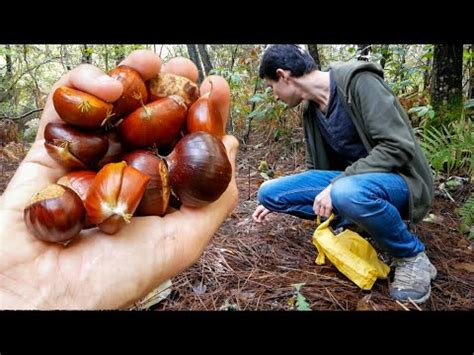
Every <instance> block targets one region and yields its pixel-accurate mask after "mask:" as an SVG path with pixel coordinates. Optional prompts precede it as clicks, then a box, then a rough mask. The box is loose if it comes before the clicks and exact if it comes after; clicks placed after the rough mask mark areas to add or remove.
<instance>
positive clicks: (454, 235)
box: [0, 134, 474, 310]
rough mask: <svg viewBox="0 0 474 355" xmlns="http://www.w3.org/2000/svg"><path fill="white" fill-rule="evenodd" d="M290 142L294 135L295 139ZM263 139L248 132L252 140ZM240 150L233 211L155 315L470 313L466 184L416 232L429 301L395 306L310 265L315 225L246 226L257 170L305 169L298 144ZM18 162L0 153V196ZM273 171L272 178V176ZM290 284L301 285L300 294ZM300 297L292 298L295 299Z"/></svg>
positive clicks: (472, 269)
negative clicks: (463, 208)
mask: <svg viewBox="0 0 474 355" xmlns="http://www.w3.org/2000/svg"><path fill="white" fill-rule="evenodd" d="M295 136H296V137H298V136H299V134H296V135H295ZM265 139H266V138H265V137H262V136H258V135H257V134H254V136H253V137H252V141H255V142H259V141H260V142H262V141H265ZM252 141H251V142H249V144H243V143H241V145H240V151H239V154H238V157H237V171H238V174H237V185H238V188H239V192H240V201H239V204H238V207H237V208H236V209H235V210H234V212H233V213H232V214H231V215H230V217H229V218H228V219H227V220H226V221H225V222H224V224H223V225H222V226H221V227H220V229H219V230H218V231H217V233H216V235H215V236H214V238H213V240H212V242H211V243H210V244H209V246H208V247H207V249H206V250H205V252H204V254H203V255H202V256H201V258H200V259H199V260H198V261H197V262H196V263H195V264H194V265H193V266H191V267H190V268H189V269H187V270H186V271H184V272H183V273H181V274H180V275H178V276H176V277H175V278H173V279H172V280H171V281H172V286H171V292H170V293H168V295H167V297H166V298H165V299H164V300H162V301H161V302H158V303H156V304H154V305H153V306H152V307H150V309H156V310H292V309H297V308H298V306H297V304H298V303H297V302H295V301H296V299H301V296H303V297H304V299H305V300H306V302H307V303H308V305H309V307H310V308H311V309H312V310H473V309H474V250H473V249H474V242H472V241H469V240H468V239H467V238H466V236H465V235H463V234H462V233H460V232H459V224H460V216H459V214H458V212H457V208H459V206H460V204H461V203H462V202H463V201H464V199H465V197H466V196H468V195H469V193H470V192H471V191H472V190H473V184H472V183H471V184H469V183H466V184H464V185H462V186H460V187H459V188H458V189H457V190H455V191H451V192H450V196H451V197H452V199H453V200H454V201H452V200H451V199H449V198H448V197H447V196H445V195H442V194H437V197H436V198H435V202H434V205H433V208H432V209H431V211H430V213H431V214H433V215H434V216H436V217H435V218H434V220H433V221H423V222H421V223H419V224H418V225H417V230H416V232H417V233H418V235H419V237H420V238H421V240H422V241H423V242H424V243H425V245H426V249H427V254H428V255H429V257H430V259H431V261H432V262H433V264H434V265H435V266H436V268H437V269H438V277H437V278H436V280H434V281H433V283H432V293H431V298H430V299H429V300H428V301H427V302H426V303H424V304H422V305H415V304H414V303H410V302H407V303H404V304H402V303H398V302H396V301H394V300H392V299H391V298H390V297H389V295H388V288H389V283H390V279H391V277H392V274H393V270H392V271H391V273H390V275H389V278H388V279H387V280H380V279H379V280H378V281H376V283H375V284H374V286H373V288H372V290H371V291H363V290H361V289H360V288H358V287H357V286H356V285H355V284H354V283H352V282H351V281H350V280H349V279H348V278H346V277H345V276H344V275H343V274H341V273H340V272H339V271H338V270H337V269H336V268H335V267H334V266H333V265H331V264H330V263H326V264H325V265H322V266H318V265H316V264H315V258H316V256H317V250H316V248H315V246H314V245H313V244H312V235H313V233H314V230H315V227H316V225H315V223H314V222H312V221H304V220H301V219H298V218H296V217H292V216H288V215H282V214H278V215H277V214H271V215H269V216H268V217H269V221H268V223H266V224H265V225H258V224H255V223H254V222H253V221H252V218H251V215H252V213H253V211H254V209H255V208H256V207H257V202H256V194H257V191H258V187H259V186H260V185H261V184H262V183H263V182H264V178H263V177H262V175H261V174H260V171H259V170H258V167H259V165H260V162H261V161H266V162H267V163H268V165H269V167H270V171H268V172H267V174H269V175H271V176H274V177H277V176H282V175H288V174H293V173H297V172H300V171H302V170H303V169H304V151H303V149H302V146H301V144H300V141H298V139H296V140H295V139H293V141H291V142H290V143H283V142H275V143H272V144H270V145H266V146H262V145H261V144H255V143H252ZM21 158H22V157H18V158H17V159H15V157H13V158H12V157H6V156H5V155H2V154H0V194H1V193H3V191H4V190H5V188H6V185H7V184H8V182H9V181H10V179H11V177H12V176H13V174H14V172H15V170H16V168H17V166H18V164H19V162H20V160H21ZM272 174H273V175H272ZM295 284H302V285H301V287H300V288H299V293H298V292H297V291H296V287H295V286H294V285H295ZM298 296H299V297H298Z"/></svg>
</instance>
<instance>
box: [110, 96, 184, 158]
mask: <svg viewBox="0 0 474 355" xmlns="http://www.w3.org/2000/svg"><path fill="white" fill-rule="evenodd" d="M186 112H187V108H186V105H185V104H184V102H183V100H182V99H181V97H179V96H170V97H165V98H163V99H159V100H157V101H154V102H151V103H149V104H148V105H145V106H144V107H142V108H139V109H137V110H135V111H134V112H132V113H131V114H130V115H128V116H127V117H125V119H124V120H123V122H122V123H121V124H120V126H119V127H118V129H119V133H120V137H121V138H122V142H123V143H124V144H125V145H126V146H127V147H129V148H130V149H146V148H148V147H153V146H156V147H158V148H159V147H163V146H166V145H168V144H170V143H171V142H173V140H174V139H175V137H176V136H177V135H178V134H179V132H180V131H181V127H182V126H183V123H184V122H185V120H186Z"/></svg>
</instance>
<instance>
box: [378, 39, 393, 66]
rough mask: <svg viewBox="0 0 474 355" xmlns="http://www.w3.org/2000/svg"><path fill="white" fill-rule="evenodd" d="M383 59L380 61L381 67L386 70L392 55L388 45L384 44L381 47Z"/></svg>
mask: <svg viewBox="0 0 474 355" xmlns="http://www.w3.org/2000/svg"><path fill="white" fill-rule="evenodd" d="M381 52H382V58H381V59H380V66H381V67H382V69H385V64H387V62H388V61H389V60H390V58H391V56H392V53H391V52H390V49H389V47H388V44H383V45H382V47H381Z"/></svg>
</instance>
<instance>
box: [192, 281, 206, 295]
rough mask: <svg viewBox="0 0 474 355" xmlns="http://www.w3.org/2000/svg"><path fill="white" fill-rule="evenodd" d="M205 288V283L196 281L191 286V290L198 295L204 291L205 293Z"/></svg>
mask: <svg viewBox="0 0 474 355" xmlns="http://www.w3.org/2000/svg"><path fill="white" fill-rule="evenodd" d="M206 289H207V287H206V285H204V284H202V283H197V284H195V285H194V286H193V292H194V293H195V294H196V295H198V296H201V295H203V294H204V293H206Z"/></svg>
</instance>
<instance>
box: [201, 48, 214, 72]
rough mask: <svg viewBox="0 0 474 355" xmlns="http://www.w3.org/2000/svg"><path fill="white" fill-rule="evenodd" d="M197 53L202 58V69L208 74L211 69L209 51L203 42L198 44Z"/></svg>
mask: <svg viewBox="0 0 474 355" xmlns="http://www.w3.org/2000/svg"><path fill="white" fill-rule="evenodd" d="M198 49H199V55H200V56H201V59H202V64H203V65H204V71H205V73H206V75H209V72H210V71H211V70H212V63H211V58H209V53H208V52H207V49H206V45H205V44H198Z"/></svg>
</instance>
